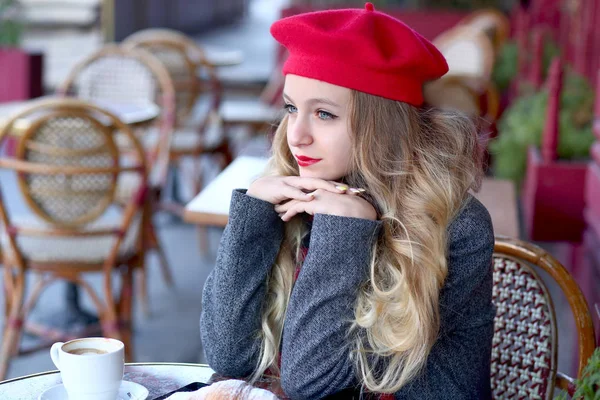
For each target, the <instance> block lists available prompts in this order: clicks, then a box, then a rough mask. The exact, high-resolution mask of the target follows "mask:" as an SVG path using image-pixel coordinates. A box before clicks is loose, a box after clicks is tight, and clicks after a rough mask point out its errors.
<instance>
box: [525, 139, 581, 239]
mask: <svg viewBox="0 0 600 400" xmlns="http://www.w3.org/2000/svg"><path fill="white" fill-rule="evenodd" d="M587 169H588V165H587V163H578V162H568V161H553V162H551V163H545V162H544V161H543V160H542V156H541V154H540V151H539V150H538V149H535V148H531V149H530V150H529V161H528V162H527V173H526V175H525V176H526V178H525V184H524V186H523V197H522V202H523V215H524V218H525V226H526V228H527V232H528V237H529V239H531V240H535V241H542V242H546V241H548V242H555V241H564V242H575V243H580V242H581V240H582V235H583V231H584V229H585V222H584V220H583V207H584V204H585V199H584V193H585V191H584V186H585V182H586V174H587Z"/></svg>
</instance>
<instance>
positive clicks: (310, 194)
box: [306, 192, 315, 197]
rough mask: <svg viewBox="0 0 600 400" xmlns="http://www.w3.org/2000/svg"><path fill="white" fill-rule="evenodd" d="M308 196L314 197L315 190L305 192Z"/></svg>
mask: <svg viewBox="0 0 600 400" xmlns="http://www.w3.org/2000/svg"><path fill="white" fill-rule="evenodd" d="M306 195H307V196H308V197H315V192H310V193H306Z"/></svg>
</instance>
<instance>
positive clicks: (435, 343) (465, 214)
mask: <svg viewBox="0 0 600 400" xmlns="http://www.w3.org/2000/svg"><path fill="white" fill-rule="evenodd" d="M271 32H272V34H273V36H274V37H275V39H276V40H278V41H279V42H280V43H281V44H283V45H284V46H285V47H286V48H287V49H288V52H289V58H288V59H287V61H286V63H285V65H284V67H283V72H284V74H285V76H286V80H285V88H284V99H285V102H286V106H285V109H286V111H287V114H286V115H285V116H284V117H283V119H282V121H281V124H280V125H279V128H278V130H277V132H276V134H275V137H274V142H273V156H272V158H271V161H270V166H269V170H268V173H267V174H266V175H265V176H264V177H262V178H260V179H257V180H256V181H255V182H254V183H252V185H251V186H250V188H249V189H248V191H247V192H245V191H243V190H236V191H234V193H233V197H232V201H231V211H230V219H229V224H228V226H227V227H226V229H225V232H224V235H223V238H222V241H221V246H220V250H219V253H218V258H217V265H216V267H215V269H214V270H213V271H212V273H211V274H210V276H209V278H208V280H207V282H206V286H205V288H204V293H203V313H202V317H201V335H202V341H203V344H204V348H205V351H206V356H207V359H208V362H209V364H210V365H211V367H212V368H213V369H214V370H215V371H216V372H218V373H220V374H222V375H225V376H232V377H252V378H254V379H256V378H257V377H260V376H261V375H263V374H265V373H272V374H278V375H279V376H280V379H281V385H282V388H283V390H284V391H285V393H286V395H287V396H289V397H290V398H292V399H295V398H310V399H312V398H322V397H326V396H328V395H330V394H333V393H336V392H339V391H341V390H344V389H346V388H351V387H354V388H357V389H358V390H363V391H364V392H368V393H377V394H383V393H386V394H391V396H389V397H392V398H394V397H395V398H397V399H408V398H411V399H412V398H415V399H416V398H419V399H446V398H447V399H486V398H490V397H491V394H490V354H491V344H492V336H493V319H494V315H495V309H494V306H493V304H492V251H493V245H494V236H493V230H492V225H491V221H490V217H489V214H488V212H487V210H486V209H485V208H484V206H483V205H482V204H481V203H479V202H478V201H477V200H476V199H474V198H473V197H472V196H471V195H470V194H469V193H468V191H469V189H471V188H476V187H477V183H478V180H479V178H480V176H481V172H482V170H481V163H480V160H481V157H480V151H479V147H478V141H477V136H476V132H475V130H474V127H473V125H472V124H471V123H470V122H469V120H468V119H466V118H465V117H463V116H460V115H457V114H454V113H449V112H442V111H439V110H433V109H427V108H425V107H423V106H422V102H423V95H422V86H423V83H424V82H426V81H428V80H432V79H437V78H439V77H440V76H442V75H443V74H445V73H446V72H447V69H448V67H447V64H446V61H445V60H444V58H443V56H442V55H441V54H440V53H439V51H438V50H437V49H436V48H435V47H434V46H433V45H432V44H431V43H429V42H428V41H427V40H425V39H424V38H423V37H421V36H420V35H418V34H417V33H415V32H414V31H413V30H411V29H410V28H409V27H407V26H406V25H404V24H403V23H402V22H400V21H398V20H396V19H393V18H392V17H389V16H388V15H385V14H383V13H380V12H377V11H375V10H374V8H373V6H372V5H370V4H367V5H366V7H365V9H364V10H360V9H351V10H336V11H323V12H317V13H309V14H303V15H298V16H294V17H290V18H286V19H283V20H280V21H278V22H276V23H275V24H274V25H273V26H272V28H271ZM384 397H385V396H384Z"/></svg>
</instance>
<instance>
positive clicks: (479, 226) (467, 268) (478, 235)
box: [395, 198, 496, 400]
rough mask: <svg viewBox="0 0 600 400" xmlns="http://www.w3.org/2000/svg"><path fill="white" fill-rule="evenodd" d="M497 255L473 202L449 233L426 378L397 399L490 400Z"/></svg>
mask: <svg viewBox="0 0 600 400" xmlns="http://www.w3.org/2000/svg"><path fill="white" fill-rule="evenodd" d="M493 249H494V233H493V228H492V223H491V218H490V216H489V214H488V212H487V210H486V209H485V207H484V206H483V205H482V204H481V203H480V202H479V201H478V200H476V199H474V198H472V199H471V201H470V202H469V204H468V205H467V206H466V207H465V209H464V210H463V211H462V213H461V214H460V215H459V217H458V218H457V219H456V220H455V221H454V222H453V223H452V225H451V226H450V228H449V252H448V277H447V278H446V282H445V284H444V287H443V289H442V291H441V293H440V317H441V327H440V335H439V338H438V340H437V342H436V343H435V345H434V346H433V348H432V349H431V353H430V355H429V358H428V359H427V364H426V366H425V368H424V370H423V371H422V374H421V375H420V376H418V377H417V378H416V379H415V380H414V381H412V382H411V383H409V384H408V385H406V386H405V387H403V388H402V389H401V390H400V391H399V392H397V393H396V394H395V397H396V399H452V400H460V399H491V389H490V363H491V350H492V337H493V335H494V316H495V314H496V310H495V307H494V305H493V303H492V285H493V277H492V272H493V265H492V254H493Z"/></svg>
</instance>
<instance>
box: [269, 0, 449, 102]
mask: <svg viewBox="0 0 600 400" xmlns="http://www.w3.org/2000/svg"><path fill="white" fill-rule="evenodd" d="M271 34H272V35H273V37H274V38H275V39H276V40H277V41H278V42H279V43H281V44H282V45H284V46H285V47H286V48H287V49H288V52H289V57H288V59H287V60H286V62H285V64H284V65H283V73H284V74H285V75H287V74H293V75H300V76H304V77H307V78H312V79H317V80H320V81H324V82H328V83H332V84H334V85H338V86H343V87H346V88H349V89H355V90H358V91H361V92H365V93H369V94H373V95H376V96H381V97H385V98H388V99H392V100H398V101H403V102H405V103H409V104H412V105H415V106H420V105H421V104H422V103H423V83H425V82H427V81H430V80H434V79H437V78H439V77H441V76H442V75H444V74H445V73H446V72H448V64H447V63H446V60H445V59H444V56H443V55H442V54H441V53H440V52H439V50H438V49H437V48H436V47H435V46H434V45H433V44H431V43H430V42H429V41H428V40H427V39H425V38H424V37H423V36H421V35H419V34H418V33H417V32H415V31H414V30H412V29H411V28H410V27H408V26H407V25H406V24H404V23H403V22H401V21H399V20H397V19H395V18H393V17H391V16H389V15H387V14H384V13H381V12H378V11H375V9H374V7H373V5H372V4H371V3H367V4H366V5H365V9H364V10H362V9H346V10H327V11H318V12H312V13H306V14H300V15H294V16H292V17H288V18H283V19H281V20H279V21H277V22H275V23H274V24H273V25H272V26H271Z"/></svg>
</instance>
